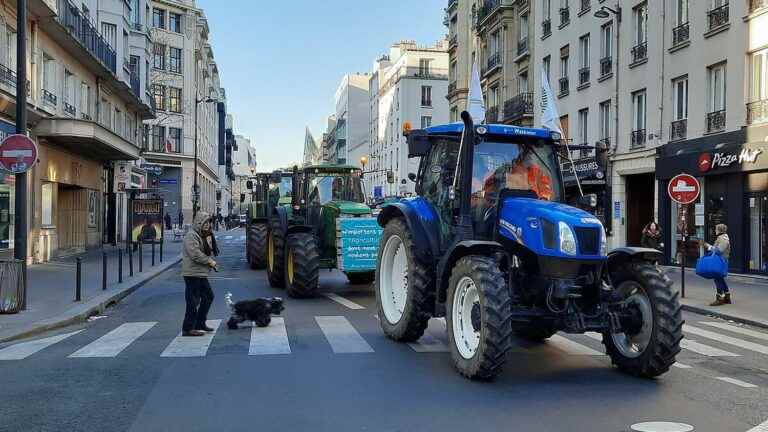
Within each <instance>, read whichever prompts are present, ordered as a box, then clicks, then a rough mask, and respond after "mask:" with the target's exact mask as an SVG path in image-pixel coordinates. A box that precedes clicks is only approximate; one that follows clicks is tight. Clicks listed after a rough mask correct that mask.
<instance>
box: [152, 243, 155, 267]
mask: <svg viewBox="0 0 768 432" xmlns="http://www.w3.org/2000/svg"><path fill="white" fill-rule="evenodd" d="M154 266H155V242H152V267H154Z"/></svg>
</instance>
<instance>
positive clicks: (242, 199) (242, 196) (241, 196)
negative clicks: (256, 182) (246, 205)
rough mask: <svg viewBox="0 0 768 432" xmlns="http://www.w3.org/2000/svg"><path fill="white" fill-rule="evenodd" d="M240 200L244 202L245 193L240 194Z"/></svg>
mask: <svg viewBox="0 0 768 432" xmlns="http://www.w3.org/2000/svg"><path fill="white" fill-rule="evenodd" d="M240 202H245V194H244V193H241V194H240Z"/></svg>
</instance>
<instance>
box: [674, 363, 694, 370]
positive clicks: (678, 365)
mask: <svg viewBox="0 0 768 432" xmlns="http://www.w3.org/2000/svg"><path fill="white" fill-rule="evenodd" d="M672 366H674V367H676V368H678V369H691V368H693V366H688V365H687V364H684V363H680V362H675V363H672Z"/></svg>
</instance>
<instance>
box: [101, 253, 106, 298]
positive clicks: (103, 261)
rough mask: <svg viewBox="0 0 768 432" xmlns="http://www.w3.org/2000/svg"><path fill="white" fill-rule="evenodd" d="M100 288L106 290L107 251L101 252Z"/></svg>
mask: <svg viewBox="0 0 768 432" xmlns="http://www.w3.org/2000/svg"><path fill="white" fill-rule="evenodd" d="M101 290H102V291H106V290H107V253H106V252H102V253H101Z"/></svg>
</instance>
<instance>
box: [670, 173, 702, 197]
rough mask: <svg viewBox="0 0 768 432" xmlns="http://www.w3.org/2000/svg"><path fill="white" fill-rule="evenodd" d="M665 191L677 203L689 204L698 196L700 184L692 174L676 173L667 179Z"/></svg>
mask: <svg viewBox="0 0 768 432" xmlns="http://www.w3.org/2000/svg"><path fill="white" fill-rule="evenodd" d="M667 193H668V194H669V197H670V198H672V201H674V202H676V203H678V204H690V203H692V202H694V201H696V200H697V199H698V198H699V193H701V185H700V184H699V181H698V180H697V179H696V177H694V176H692V175H689V174H678V175H676V176H674V177H672V180H670V181H669V184H668V185H667Z"/></svg>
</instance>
